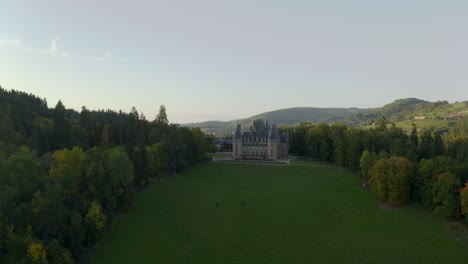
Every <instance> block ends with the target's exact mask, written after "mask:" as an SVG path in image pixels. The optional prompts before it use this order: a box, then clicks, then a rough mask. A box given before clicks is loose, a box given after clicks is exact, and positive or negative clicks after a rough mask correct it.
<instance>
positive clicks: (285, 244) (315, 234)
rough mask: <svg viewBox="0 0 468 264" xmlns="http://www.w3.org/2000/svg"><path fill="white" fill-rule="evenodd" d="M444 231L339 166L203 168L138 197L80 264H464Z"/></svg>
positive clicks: (458, 246) (462, 250)
mask: <svg viewBox="0 0 468 264" xmlns="http://www.w3.org/2000/svg"><path fill="white" fill-rule="evenodd" d="M242 201H243V202H244V203H245V205H242ZM216 203H218V204H219V207H217V206H216ZM448 226H449V225H448V222H446V221H444V220H441V219H439V218H437V217H435V216H433V215H432V214H431V213H430V212H428V211H426V210H424V209H422V208H419V207H417V206H408V207H404V208H400V209H389V208H385V207H383V206H380V205H379V203H378V202H377V201H376V199H375V196H374V194H373V193H372V192H371V191H370V190H368V189H364V188H362V187H360V185H359V180H358V178H357V177H356V176H355V175H353V174H351V173H350V172H348V171H346V170H343V169H333V168H320V167H313V166H304V165H291V166H286V165H281V166H278V165H276V166H272V165H237V164H217V163H211V164H204V165H200V166H197V167H195V168H193V169H191V170H189V171H186V172H184V173H183V174H181V175H179V176H175V177H168V178H166V179H165V180H164V181H163V182H162V183H160V184H154V185H152V186H151V187H150V188H149V189H148V190H145V191H144V192H142V193H140V194H139V195H138V196H137V197H136V199H135V201H134V206H133V209H131V210H130V212H129V213H128V214H127V215H125V216H122V217H121V218H120V219H119V220H118V221H117V223H116V224H115V225H114V226H113V227H112V230H111V231H110V232H109V233H108V234H107V235H106V237H105V238H104V239H103V240H102V241H101V242H100V243H99V244H98V245H97V246H96V248H95V250H94V252H92V254H91V256H90V259H89V260H88V261H87V263H99V264H107V263H203V264H207V263H244V264H245V263H256V264H258V263H467V260H468V249H467V248H466V247H465V246H464V244H463V242H462V241H459V240H457V238H456V236H455V234H454V233H453V232H452V231H450V230H449V227H448Z"/></svg>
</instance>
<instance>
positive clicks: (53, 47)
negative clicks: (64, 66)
mask: <svg viewBox="0 0 468 264" xmlns="http://www.w3.org/2000/svg"><path fill="white" fill-rule="evenodd" d="M59 40H61V37H60V35H57V36H55V37H54V38H53V39H52V40H51V41H50V48H49V50H48V53H49V54H51V55H52V56H54V57H70V55H69V54H68V53H65V52H62V51H61V50H60V49H59V48H58V47H57V42H58V41H59Z"/></svg>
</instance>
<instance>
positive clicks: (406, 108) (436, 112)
mask: <svg viewBox="0 0 468 264" xmlns="http://www.w3.org/2000/svg"><path fill="white" fill-rule="evenodd" d="M381 116H385V117H386V118H387V120H388V121H389V122H391V123H395V124H396V125H397V126H401V127H403V128H408V127H411V126H412V124H413V123H414V124H416V125H417V126H418V127H421V128H429V127H434V128H445V127H450V126H453V125H454V123H456V119H457V118H460V117H461V116H468V101H464V102H456V103H452V104H450V103H448V102H447V101H437V102H428V101H424V100H421V99H417V98H405V99H398V100H395V101H394V102H392V103H390V104H386V105H384V106H383V107H379V108H368V109H360V108H316V107H294V108H287V109H280V110H275V111H270V112H265V113H261V114H258V115H254V116H251V117H248V118H241V119H238V120H230V121H206V122H201V123H188V124H183V126H188V127H200V128H201V129H202V130H203V131H204V132H207V133H212V134H214V135H216V136H224V135H229V134H231V133H232V131H233V130H234V128H235V125H236V124H237V123H239V124H241V125H242V127H243V128H244V129H245V128H248V127H249V126H250V125H251V124H252V121H253V120H255V119H260V118H261V119H264V120H268V121H270V122H272V123H276V124H277V125H279V126H288V125H294V124H297V123H301V122H311V123H319V122H326V123H343V124H347V125H350V126H369V125H372V124H373V123H374V122H376V121H377V120H378V119H379V118H380V117H381Z"/></svg>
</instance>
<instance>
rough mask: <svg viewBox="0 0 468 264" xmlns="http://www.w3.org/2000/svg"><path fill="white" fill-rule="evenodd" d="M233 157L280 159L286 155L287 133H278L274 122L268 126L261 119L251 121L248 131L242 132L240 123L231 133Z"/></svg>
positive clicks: (287, 147) (287, 145) (287, 148)
mask: <svg viewBox="0 0 468 264" xmlns="http://www.w3.org/2000/svg"><path fill="white" fill-rule="evenodd" d="M232 138H233V141H232V146H233V151H232V155H233V158H234V159H257V160H280V159H285V158H287V157H288V150H289V135H288V134H280V133H279V132H278V129H277V128H276V124H273V125H271V126H270V124H268V121H267V122H266V123H265V122H263V120H262V119H258V120H255V121H253V125H252V126H251V127H250V129H249V131H244V132H242V130H241V125H237V126H236V130H235V131H234V133H233V137H232Z"/></svg>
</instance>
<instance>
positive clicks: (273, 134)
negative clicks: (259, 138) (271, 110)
mask: <svg viewBox="0 0 468 264" xmlns="http://www.w3.org/2000/svg"><path fill="white" fill-rule="evenodd" d="M268 138H269V139H279V132H278V129H277V128H276V124H273V125H272V126H271V128H270V132H269V133H268Z"/></svg>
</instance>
